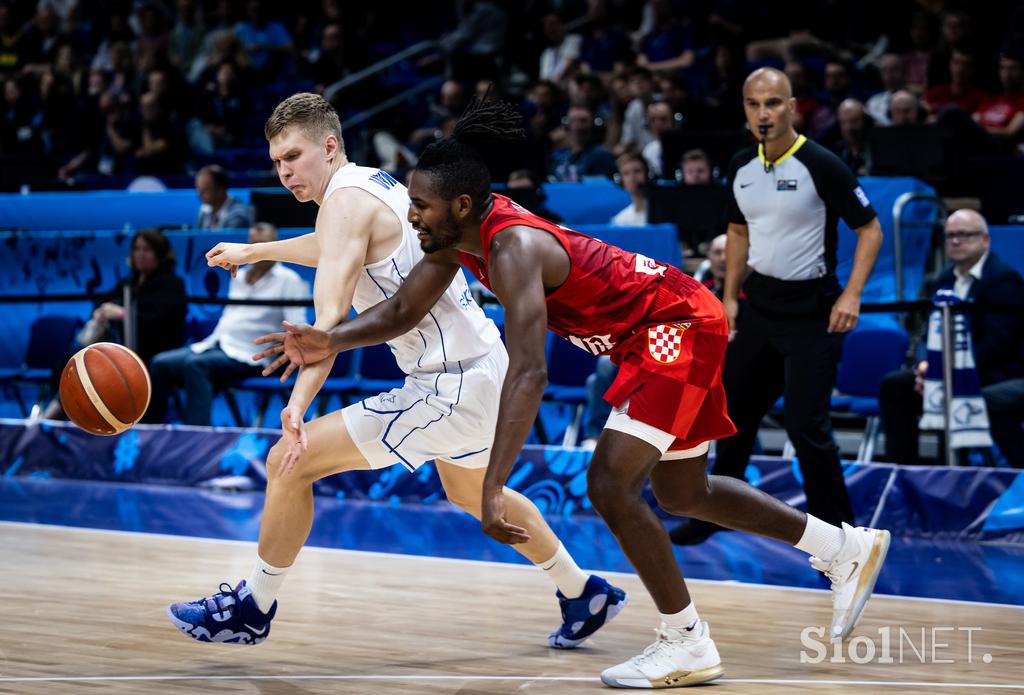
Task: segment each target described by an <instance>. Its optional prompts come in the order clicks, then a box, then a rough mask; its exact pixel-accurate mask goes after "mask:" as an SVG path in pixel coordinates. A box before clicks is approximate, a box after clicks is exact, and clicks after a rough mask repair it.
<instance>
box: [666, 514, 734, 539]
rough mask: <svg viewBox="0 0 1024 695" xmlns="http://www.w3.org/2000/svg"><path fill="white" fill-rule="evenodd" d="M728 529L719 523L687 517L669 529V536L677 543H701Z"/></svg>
mask: <svg viewBox="0 0 1024 695" xmlns="http://www.w3.org/2000/svg"><path fill="white" fill-rule="evenodd" d="M727 530H728V529H726V528H723V527H722V526H719V525H718V524H712V523H711V522H710V521H701V520H700V519H687V520H686V521H684V522H683V523H681V524H679V525H678V526H676V527H675V528H674V529H672V530H671V531H669V532H668V537H669V538H671V539H672V542H673V543H674V544H676V545H699V544H701V543H703V542H704V541H706V540H707V539H708V538H711V536H713V535H714V534H716V533H718V532H719V531H727Z"/></svg>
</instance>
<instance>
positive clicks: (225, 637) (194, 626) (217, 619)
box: [167, 579, 277, 644]
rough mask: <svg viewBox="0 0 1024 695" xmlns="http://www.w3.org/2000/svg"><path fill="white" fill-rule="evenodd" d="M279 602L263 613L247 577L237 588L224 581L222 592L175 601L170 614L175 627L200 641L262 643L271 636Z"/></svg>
mask: <svg viewBox="0 0 1024 695" xmlns="http://www.w3.org/2000/svg"><path fill="white" fill-rule="evenodd" d="M276 612H277V601H274V605H273V606H271V607H270V612H269V613H263V612H262V611H261V610H260V609H259V607H258V606H257V605H256V599H254V598H253V597H252V590H251V589H249V587H247V586H246V585H245V580H244V579H243V580H242V581H241V583H239V585H238V586H236V587H235V588H234V589H232V588H231V585H230V584H226V583H225V584H221V585H220V592H219V593H216V594H214V595H213V596H208V597H206V598H203V599H199V600H198V601H192V602H191V603H172V604H171V605H169V606H167V617H168V618H170V619H171V622H172V623H174V626H175V627H177V628H178V629H179V630H181V631H182V632H184V633H185V634H186V635H188V636H189V637H191V638H192V639H194V640H198V641H200V642H229V643H232V644H259V643H260V642H262V641H263V640H265V639H266V638H267V637H268V636H269V635H270V621H271V620H273V619H274V613H276Z"/></svg>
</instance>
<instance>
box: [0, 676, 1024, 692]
mask: <svg viewBox="0 0 1024 695" xmlns="http://www.w3.org/2000/svg"><path fill="white" fill-rule="evenodd" d="M104 681H423V682H443V681H452V682H456V683H467V682H473V681H490V682H494V681H513V682H524V681H525V682H533V681H541V682H544V681H551V682H575V683H596V682H599V679H598V678H597V677H595V676H432V675H398V674H396V675H391V676H386V675H321V676H313V675H302V674H297V675H293V676H287V675H280V676H258V675H252V676H172V675H161V676H33V677H25V678H5V677H0V683H52V682H59V683H94V682H104ZM716 682H717V683H737V684H750V685H809V686H820V685H851V686H868V687H889V688H907V687H914V688H972V689H978V688H988V689H999V690H1024V684H1005V683H944V682H934V681H854V680H814V679H795V678H720V679H718V680H717V681H716Z"/></svg>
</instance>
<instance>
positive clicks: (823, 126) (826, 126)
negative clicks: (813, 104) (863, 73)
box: [807, 60, 851, 140]
mask: <svg viewBox="0 0 1024 695" xmlns="http://www.w3.org/2000/svg"><path fill="white" fill-rule="evenodd" d="M850 96H851V93H850V69H849V67H848V66H847V65H846V63H844V62H842V61H839V60H830V61H829V62H828V63H826V65H825V91H824V92H822V93H821V94H820V95H819V96H818V108H816V109H815V110H814V114H813V115H812V116H811V118H810V121H809V123H808V124H807V134H808V136H810V137H812V138H814V139H815V140H818V139H821V137H822V136H823V135H825V134H826V133H827V132H828V131H829V130H830V129H831V128H832V127H833V126H835V125H836V123H837V120H838V113H839V105H840V104H841V103H843V101H844V100H845V99H848V98H849V97H850Z"/></svg>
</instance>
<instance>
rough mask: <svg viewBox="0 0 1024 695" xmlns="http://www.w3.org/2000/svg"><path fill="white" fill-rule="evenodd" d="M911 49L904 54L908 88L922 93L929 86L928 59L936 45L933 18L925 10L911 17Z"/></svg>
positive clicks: (916, 92)
mask: <svg viewBox="0 0 1024 695" xmlns="http://www.w3.org/2000/svg"><path fill="white" fill-rule="evenodd" d="M908 34H909V37H910V50H909V51H907V52H906V53H904V54H903V56H902V57H903V69H904V74H905V77H906V81H907V89H909V90H911V91H912V92H913V93H915V94H922V93H923V92H924V90H925V89H926V88H927V87H928V61H929V60H930V59H931V52H932V48H933V47H934V46H935V34H934V33H933V31H932V22H931V18H930V17H929V16H928V14H927V13H925V12H915V13H914V14H913V15H912V16H911V18H910V29H909V32H908Z"/></svg>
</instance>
